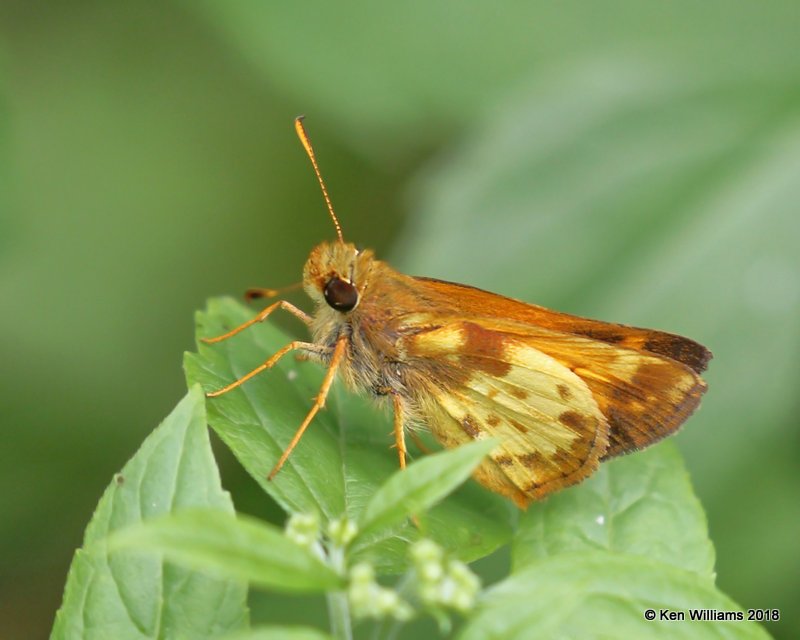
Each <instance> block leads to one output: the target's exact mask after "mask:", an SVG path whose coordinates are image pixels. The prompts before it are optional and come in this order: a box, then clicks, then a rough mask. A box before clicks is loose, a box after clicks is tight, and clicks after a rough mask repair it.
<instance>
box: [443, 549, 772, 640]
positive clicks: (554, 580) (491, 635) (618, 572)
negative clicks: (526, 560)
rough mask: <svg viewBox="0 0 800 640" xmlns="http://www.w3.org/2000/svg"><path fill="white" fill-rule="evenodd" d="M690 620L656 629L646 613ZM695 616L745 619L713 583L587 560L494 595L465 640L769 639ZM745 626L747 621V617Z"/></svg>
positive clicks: (549, 564)
mask: <svg viewBox="0 0 800 640" xmlns="http://www.w3.org/2000/svg"><path fill="white" fill-rule="evenodd" d="M648 609H653V610H655V611H656V614H657V618H658V617H659V615H660V612H661V610H670V611H675V612H683V613H684V615H685V616H686V620H684V621H672V622H667V621H661V620H658V619H656V620H654V621H649V620H646V619H645V616H644V614H645V611H646V610H648ZM691 609H696V610H699V609H715V610H718V611H728V612H731V611H741V609H740V608H739V607H738V606H737V605H736V604H735V603H734V602H733V601H731V600H730V599H729V598H727V597H726V596H724V595H723V594H722V593H720V592H719V591H717V589H716V588H715V587H714V582H713V580H712V579H711V578H710V577H705V576H700V575H698V574H696V573H693V572H690V571H684V570H682V569H678V568H676V567H674V566H671V565H667V564H663V563H660V562H657V561H654V560H648V559H645V558H638V557H633V556H622V555H617V554H613V553H610V552H584V553H576V554H575V555H573V556H567V555H564V556H557V557H554V558H546V559H544V560H541V561H538V562H534V563H533V564H531V565H530V566H528V567H527V568H526V569H525V570H523V571H521V572H520V573H518V574H516V575H514V576H512V577H511V578H509V579H507V580H505V581H503V582H501V583H500V584H498V585H497V586H495V587H494V588H492V589H490V590H489V592H488V593H487V594H486V596H485V598H484V599H483V601H482V602H481V604H480V606H479V608H478V610H477V611H476V613H475V615H474V617H472V618H471V619H470V621H469V622H468V623H467V625H466V626H465V628H464V629H463V631H462V633H461V634H460V635H459V638H460V640H473V639H476V640H477V639H480V640H491V639H497V640H500V639H502V640H515V639H517V638H519V639H520V640H522V639H526V640H527V639H528V638H692V639H704V638H709V639H712V638H714V639H717V638H754V639H755V638H768V637H769V636H768V634H767V633H766V632H765V631H764V630H763V629H762V628H761V627H760V626H758V625H757V624H755V623H753V622H747V621H746V619H744V620H742V621H728V622H721V621H714V622H702V621H692V620H690V619H689V611H690V610H691ZM744 618H746V614H744Z"/></svg>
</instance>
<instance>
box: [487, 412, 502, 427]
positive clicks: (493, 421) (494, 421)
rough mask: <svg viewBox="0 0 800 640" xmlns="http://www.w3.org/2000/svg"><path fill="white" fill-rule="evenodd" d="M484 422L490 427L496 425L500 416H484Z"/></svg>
mask: <svg viewBox="0 0 800 640" xmlns="http://www.w3.org/2000/svg"><path fill="white" fill-rule="evenodd" d="M486 422H488V423H489V426H490V427H496V426H497V425H498V424H500V418H498V417H497V416H492V415H490V416H488V417H487V418H486Z"/></svg>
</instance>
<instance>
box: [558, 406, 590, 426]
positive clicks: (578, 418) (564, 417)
mask: <svg viewBox="0 0 800 640" xmlns="http://www.w3.org/2000/svg"><path fill="white" fill-rule="evenodd" d="M558 421H559V422H560V423H561V424H563V425H565V426H567V427H572V428H573V429H578V430H583V429H586V426H587V425H586V418H585V417H584V416H582V415H581V414H580V413H578V412H577V411H572V410H569V411H565V412H564V413H562V414H561V415H560V416H558Z"/></svg>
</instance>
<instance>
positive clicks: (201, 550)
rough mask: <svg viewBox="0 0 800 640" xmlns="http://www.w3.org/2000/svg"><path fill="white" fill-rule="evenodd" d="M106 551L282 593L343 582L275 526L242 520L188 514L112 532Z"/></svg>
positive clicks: (201, 512) (217, 514) (222, 515)
mask: <svg viewBox="0 0 800 640" xmlns="http://www.w3.org/2000/svg"><path fill="white" fill-rule="evenodd" d="M108 546H109V549H111V550H112V551H116V550H118V549H143V550H147V551H156V552H158V553H161V554H163V555H164V556H165V557H166V558H167V559H168V560H169V561H171V562H174V563H176V564H179V565H182V566H185V567H189V568H190V569H194V570H197V571H205V572H208V573H210V574H213V575H220V576H224V577H227V578H231V579H235V580H240V581H246V582H250V583H252V584H253V585H256V586H260V587H265V588H269V589H274V590H277V591H286V592H309V593H311V592H322V591H326V590H328V589H337V588H341V587H342V586H343V580H342V579H341V578H340V577H339V576H337V575H336V573H335V572H334V571H333V570H332V569H331V568H330V567H328V566H326V565H325V564H323V563H322V561H320V560H319V559H318V558H317V557H316V556H314V555H313V554H312V553H311V552H310V551H309V550H307V549H304V548H302V547H300V546H298V545H297V544H295V543H294V542H292V541H291V540H289V539H288V538H287V537H286V536H285V535H284V534H283V531H281V530H280V529H278V528H277V527H275V526H272V525H269V524H267V523H265V522H261V521H260V520H257V519H255V518H251V517H248V516H244V515H239V516H238V517H235V518H234V517H233V516H231V515H230V514H227V513H220V512H218V511H211V510H194V509H193V510H186V511H180V512H178V513H175V514H172V515H169V516H166V517H164V518H158V519H155V520H148V521H147V522H143V523H141V524H138V525H136V526H134V527H130V528H128V529H123V530H121V531H118V532H116V533H115V534H114V535H113V536H112V537H111V538H110V539H109V541H108Z"/></svg>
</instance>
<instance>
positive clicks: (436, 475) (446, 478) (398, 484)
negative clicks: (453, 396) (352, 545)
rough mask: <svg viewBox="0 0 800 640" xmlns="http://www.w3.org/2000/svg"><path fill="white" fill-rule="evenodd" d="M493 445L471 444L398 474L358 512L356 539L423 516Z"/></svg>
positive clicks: (465, 476)
mask: <svg viewBox="0 0 800 640" xmlns="http://www.w3.org/2000/svg"><path fill="white" fill-rule="evenodd" d="M495 444H496V443H495V441H494V440H483V441H478V442H472V443H470V444H467V445H464V446H461V447H458V448H457V449H453V450H452V451H443V452H441V453H437V454H434V455H430V456H427V457H426V458H424V459H423V460H419V461H418V462H414V463H412V464H410V465H409V466H408V467H407V468H406V469H403V470H401V471H397V472H396V473H395V474H394V475H392V476H391V477H390V478H389V479H388V480H387V481H386V482H385V483H384V484H383V486H381V487H380V489H378V490H377V491H376V492H375V494H374V495H373V496H372V499H371V500H370V501H369V502H368V503H367V506H366V508H365V509H364V511H363V512H362V513H361V516H360V517H359V520H358V524H359V536H358V538H361V537H362V536H364V535H366V534H369V533H372V532H374V531H376V530H378V529H381V528H387V527H391V526H393V525H395V524H397V523H399V522H402V521H403V520H405V519H406V518H407V517H408V516H410V515H412V514H422V512H423V511H425V510H426V509H428V508H429V507H431V506H433V505H434V504H435V503H437V502H438V501H439V500H441V499H442V498H444V497H445V496H446V495H448V494H449V493H450V492H452V491H453V489H455V488H456V487H457V486H458V485H460V484H461V483H462V482H464V480H466V479H467V478H468V477H469V475H470V474H471V473H472V471H473V470H474V469H475V467H477V466H478V464H480V462H481V460H483V458H485V457H486V454H488V453H489V452H490V451H491V450H492V448H493V447H494V446H495ZM358 538H357V539H358Z"/></svg>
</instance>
